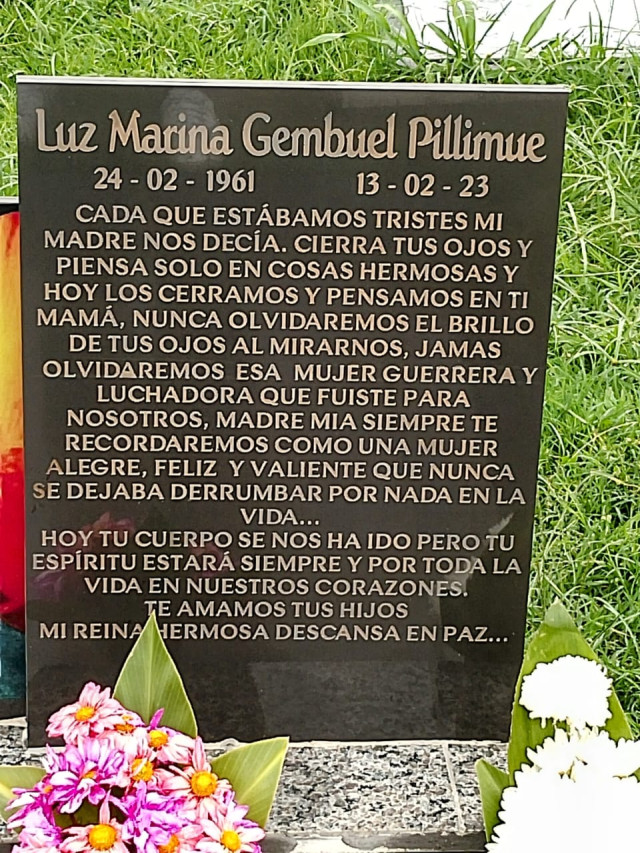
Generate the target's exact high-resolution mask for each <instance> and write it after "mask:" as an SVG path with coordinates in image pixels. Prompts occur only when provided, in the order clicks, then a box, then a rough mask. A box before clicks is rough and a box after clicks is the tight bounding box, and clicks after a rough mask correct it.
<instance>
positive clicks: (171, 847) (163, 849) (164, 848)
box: [158, 835, 180, 853]
mask: <svg viewBox="0 0 640 853" xmlns="http://www.w3.org/2000/svg"><path fill="white" fill-rule="evenodd" d="M179 846H180V842H179V840H178V836H177V835H172V836H171V838H170V839H169V840H168V841H167V843H166V844H161V845H160V846H159V847H158V853H175V851H176V850H177V849H178V847H179Z"/></svg>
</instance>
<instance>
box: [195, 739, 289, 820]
mask: <svg viewBox="0 0 640 853" xmlns="http://www.w3.org/2000/svg"><path fill="white" fill-rule="evenodd" d="M288 745H289V738H286V737H275V738H271V739H269V740H258V741H256V742H255V743H248V744H247V745H246V746H239V747H238V748H237V749H232V750H230V751H229V752H226V753H225V754H224V755H221V756H219V757H218V758H214V760H213V761H212V762H211V767H212V768H213V770H214V772H215V773H216V774H217V775H218V776H220V777H222V778H223V779H228V780H229V781H230V782H231V784H232V785H233V789H234V791H235V792H236V799H237V801H238V802H239V803H244V805H246V806H249V812H248V814H247V817H249V818H250V819H251V820H254V821H255V822H256V823H258V824H260V826H262V827H264V826H265V825H266V823H267V819H268V817H269V812H270V811H271V804H272V803H273V798H274V797H275V795H276V789H277V787H278V782H279V781H280V774H281V772H282V765H283V764H284V758H285V755H286V754H287V747H288Z"/></svg>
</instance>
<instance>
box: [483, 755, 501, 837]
mask: <svg viewBox="0 0 640 853" xmlns="http://www.w3.org/2000/svg"><path fill="white" fill-rule="evenodd" d="M476 776H477V777H478V786H479V788H480V799H481V800H482V817H483V818H484V831H485V833H486V835H487V841H489V839H490V838H491V834H492V833H493V829H494V827H495V826H496V825H497V824H498V823H499V822H500V821H499V819H498V810H499V809H500V800H501V799H502V792H503V791H504V789H505V788H506V787H508V785H509V774H508V773H505V772H504V770H500V768H499V767H494V766H493V764H489V762H488V761H485V760H484V758H481V759H480V760H479V761H476Z"/></svg>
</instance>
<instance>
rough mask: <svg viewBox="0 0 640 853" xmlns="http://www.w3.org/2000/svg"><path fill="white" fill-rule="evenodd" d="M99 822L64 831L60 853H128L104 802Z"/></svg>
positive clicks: (120, 830) (118, 826)
mask: <svg viewBox="0 0 640 853" xmlns="http://www.w3.org/2000/svg"><path fill="white" fill-rule="evenodd" d="M99 820H100V823H95V824H90V825H89V826H70V827H69V828H68V829H66V830H64V832H65V834H66V838H64V839H63V841H62V844H61V845H60V848H59V849H60V851H61V853H96V851H99V853H129V851H128V850H127V847H126V845H125V843H124V841H123V840H122V827H121V826H120V824H119V823H118V822H117V821H116V820H115V819H114V818H110V816H109V804H108V802H107V801H106V800H105V801H104V802H103V803H102V805H101V806H100V815H99Z"/></svg>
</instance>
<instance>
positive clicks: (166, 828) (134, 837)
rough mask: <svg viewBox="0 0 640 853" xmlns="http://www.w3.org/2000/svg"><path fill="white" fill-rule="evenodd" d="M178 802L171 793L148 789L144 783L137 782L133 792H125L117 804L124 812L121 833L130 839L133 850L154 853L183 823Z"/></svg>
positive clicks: (139, 852) (168, 841)
mask: <svg viewBox="0 0 640 853" xmlns="http://www.w3.org/2000/svg"><path fill="white" fill-rule="evenodd" d="M180 806H181V803H180V800H178V799H176V798H175V797H167V796H166V795H164V794H161V793H160V792H158V791H148V790H147V786H146V785H145V784H144V783H143V784H140V785H138V788H137V790H136V791H135V793H132V794H129V795H127V796H125V797H124V798H123V799H122V800H121V802H120V804H119V808H120V809H121V811H122V812H123V813H124V814H125V816H126V819H125V821H124V823H123V825H122V837H123V838H124V839H125V840H126V841H127V842H131V843H133V846H134V847H135V850H136V851H137V853H158V851H159V850H160V848H162V847H165V846H167V845H168V844H169V843H170V842H171V839H172V838H173V834H174V833H177V832H179V831H180V830H181V829H182V828H183V826H184V825H185V822H186V819H185V818H184V817H183V815H182V814H181V809H180Z"/></svg>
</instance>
